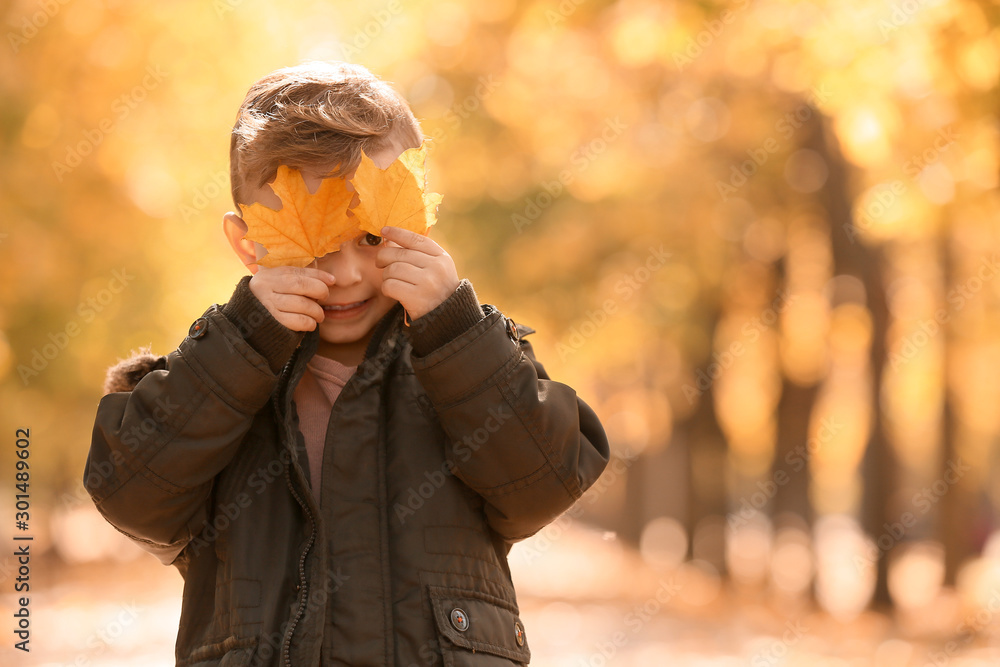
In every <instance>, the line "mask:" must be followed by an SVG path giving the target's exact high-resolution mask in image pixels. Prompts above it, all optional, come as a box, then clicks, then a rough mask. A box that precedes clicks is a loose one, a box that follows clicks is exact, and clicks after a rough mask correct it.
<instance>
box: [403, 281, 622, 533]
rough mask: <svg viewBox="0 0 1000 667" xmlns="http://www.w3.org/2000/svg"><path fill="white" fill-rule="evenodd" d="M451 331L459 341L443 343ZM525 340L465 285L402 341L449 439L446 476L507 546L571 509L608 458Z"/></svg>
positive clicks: (593, 429) (588, 415) (583, 407)
mask: <svg viewBox="0 0 1000 667" xmlns="http://www.w3.org/2000/svg"><path fill="white" fill-rule="evenodd" d="M459 313H461V314H459ZM424 318H427V321H426V322H424V323H422V322H421V320H422V319H424ZM469 322H474V323H473V324H471V326H468V327H467V328H465V329H464V330H463V329H462V327H465V326H466V325H467V324H468V323H469ZM449 323H450V324H449ZM449 327H451V328H452V329H453V331H452V333H453V334H454V333H455V331H460V333H458V334H457V335H448V334H445V330H446V329H448V328H449ZM532 331H533V330H532V329H530V328H527V327H523V326H520V325H515V324H514V322H513V321H512V320H510V319H508V318H507V317H505V316H504V315H503V314H502V313H500V312H499V311H497V310H496V309H495V308H494V307H493V306H491V305H489V304H486V305H482V306H480V305H479V303H478V300H477V299H476V297H475V293H474V292H473V291H472V288H471V285H470V284H468V281H467V280H463V281H462V284H461V285H460V287H459V289H458V290H456V293H455V294H454V295H452V297H450V298H449V299H448V300H447V301H446V302H445V303H443V304H442V305H441V306H440V307H439V309H436V311H431V312H430V313H428V314H427V315H425V316H424V317H422V318H418V319H417V320H415V321H414V322H413V326H412V327H411V330H410V331H409V332H408V335H409V337H410V340H411V343H412V345H413V348H414V354H413V355H412V356H411V363H412V365H413V369H414V372H415V374H416V376H417V379H418V380H419V381H420V383H421V384H422V385H423V387H424V390H425V391H426V392H427V394H428V396H429V397H430V399H431V403H432V404H433V406H434V408H435V410H436V412H437V414H438V417H439V419H440V421H441V425H442V427H443V429H444V431H445V432H446V433H447V435H448V437H449V440H450V444H449V445H448V446H446V452H445V456H446V458H447V459H448V460H450V461H451V462H452V464H453V467H452V468H451V469H452V472H453V473H454V474H455V475H456V476H457V477H458V478H459V479H460V480H462V482H464V483H465V484H466V485H467V486H469V487H470V488H471V489H473V490H474V491H476V492H477V493H478V494H479V495H480V496H481V497H482V498H483V499H484V500H485V502H486V518H487V521H488V522H489V524H490V526H491V527H492V528H493V530H495V531H496V532H497V533H499V534H500V535H501V536H502V537H503V538H504V539H505V540H507V541H508V542H516V541H519V540H522V539H524V538H526V537H529V536H531V535H533V534H534V533H536V532H537V531H538V530H540V529H541V528H543V527H544V526H545V525H547V524H548V523H550V522H551V521H552V520H554V519H555V518H556V517H558V516H559V515H560V514H561V513H562V512H564V511H565V510H567V509H568V508H569V507H570V506H572V505H573V503H574V502H576V500H577V499H578V498H579V497H580V496H581V495H582V494H583V492H584V491H586V490H587V489H588V488H589V487H590V486H591V485H592V484H593V483H594V482H595V481H596V480H597V478H598V477H599V476H600V475H601V473H602V472H603V471H604V469H605V467H606V466H607V464H608V460H609V458H610V448H609V445H608V439H607V436H606V434H605V432H604V428H603V427H602V425H601V423H600V421H599V419H598V417H597V415H596V414H595V413H594V411H593V410H592V409H591V408H590V406H588V405H587V404H586V403H585V402H584V401H583V399H581V398H580V397H579V396H577V394H576V392H575V391H574V390H573V388H572V387H570V386H568V385H566V384H563V383H561V382H556V381H554V380H552V379H550V378H549V376H548V374H547V373H546V372H545V369H544V368H543V367H542V365H541V364H540V363H539V362H538V361H537V359H536V358H535V355H534V352H533V350H532V347H531V343H529V342H528V341H527V340H525V339H524V338H523V337H522V336H521V335H520V333H521V332H523V333H525V334H527V333H530V332H532ZM442 341H447V342H443V343H442ZM420 355H423V356H420Z"/></svg>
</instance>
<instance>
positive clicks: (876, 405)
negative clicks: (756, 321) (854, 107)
mask: <svg viewBox="0 0 1000 667" xmlns="http://www.w3.org/2000/svg"><path fill="white" fill-rule="evenodd" d="M815 117H816V118H818V119H819V118H821V116H820V115H819V114H818V113H817V114H816V115H815ZM809 144H810V145H811V146H812V147H814V150H816V151H817V152H819V153H820V155H822V156H823V158H824V160H825V161H826V165H827V167H828V169H829V177H828V179H827V182H826V185H825V186H824V187H823V188H822V189H821V190H820V191H819V192H818V193H817V194H818V199H819V201H820V203H821V204H822V206H823V207H824V208H825V209H826V212H827V219H828V220H829V223H830V240H831V245H832V249H833V265H834V271H833V273H834V275H835V276H837V275H845V274H846V275H851V276H854V277H855V278H857V279H859V280H860V281H861V282H862V283H863V284H864V286H865V295H866V298H867V304H866V305H867V307H868V311H869V313H870V315H871V318H872V340H871V350H870V355H869V359H870V365H871V379H872V395H871V401H872V424H871V432H870V435H869V439H868V443H867V445H866V449H865V455H864V459H863V461H862V463H861V471H860V472H861V477H862V488H863V492H862V501H861V508H862V509H861V513H862V514H861V517H860V519H861V525H862V527H863V529H864V530H865V532H866V533H867V534H868V535H869V536H870V537H872V539H877V538H878V536H879V535H880V534H881V533H882V531H883V524H884V523H885V522H886V521H888V520H890V519H889V518H888V517H887V511H888V508H889V502H890V498H891V497H892V494H893V493H894V492H895V490H896V488H897V485H898V478H899V472H898V462H897V460H896V457H895V453H894V452H893V450H892V446H891V445H890V443H889V441H888V438H887V436H886V433H885V426H884V420H883V418H882V408H881V404H880V396H881V393H882V374H883V368H884V366H885V361H886V333H887V331H888V326H889V311H888V307H887V304H886V300H885V289H884V286H883V280H882V273H881V267H882V263H883V262H882V252H881V249H880V248H878V247H875V246H868V245H865V242H864V240H863V239H861V238H859V237H858V230H857V228H855V227H854V224H853V216H852V210H851V195H850V193H849V191H848V180H847V177H848V174H847V164H846V163H845V161H844V158H843V156H842V154H841V152H840V147H839V145H838V143H837V141H836V139H835V135H834V134H833V132H832V130H830V129H829V128H826V127H825V126H824V124H823V123H822V122H821V121H817V122H813V123H810V134H809ZM834 305H836V304H834ZM890 553H891V549H890V550H889V551H888V552H886V553H882V555H881V558H879V559H878V564H877V579H876V584H875V596H874V602H875V603H876V604H877V605H889V604H891V601H890V599H889V589H888V576H887V575H888V562H889V557H890Z"/></svg>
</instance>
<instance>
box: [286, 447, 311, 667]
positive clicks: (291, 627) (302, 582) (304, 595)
mask: <svg viewBox="0 0 1000 667" xmlns="http://www.w3.org/2000/svg"><path fill="white" fill-rule="evenodd" d="M290 470H291V466H288V465H286V466H285V480H286V481H287V482H288V489H289V490H290V491H291V492H292V495H293V496H294V497H295V500H296V501H297V502H298V503H299V505H301V506H302V509H303V510H305V513H306V516H307V517H309V521H310V523H312V532H311V533H310V534H309V540H308V541H306V546H305V549H303V550H302V555H301V556H300V557H299V586H300V587H301V591H300V592H299V609H298V611H297V612H296V613H295V618H293V619H292V621H291V623H289V624H288V633H287V634H286V635H285V645H284V648H283V654H284V658H285V665H286V666H287V667H292V655H291V652H292V635H293V634H294V633H295V626H296V625H298V623H299V620H300V619H301V618H302V612H303V611H305V607H306V605H305V604H304V601H305V600H307V599H308V597H309V582H308V581H306V556H308V555H309V550H310V549H312V545H313V542H315V541H316V521H315V520H314V519H313V516H312V513H311V512H310V511H309V507H308V506H306V504H305V503H304V502H303V501H302V498H301V497H300V496H299V494H298V492H297V491H296V490H295V487H294V486H293V485H292V477H291V472H290Z"/></svg>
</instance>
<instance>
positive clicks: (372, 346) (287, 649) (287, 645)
mask: <svg viewBox="0 0 1000 667" xmlns="http://www.w3.org/2000/svg"><path fill="white" fill-rule="evenodd" d="M396 308H401V306H398V305H397V306H396ZM394 310H395V308H394V309H393V311H394ZM393 311H390V312H393ZM391 321H392V319H391V318H390V317H389V316H388V314H386V315H385V316H383V318H382V321H380V322H379V324H378V325H376V328H377V329H378V331H377V332H375V335H373V336H372V339H371V340H370V341H368V349H367V350H365V356H364V358H363V359H362V363H364V362H365V361H367V360H368V358H369V357H370V356H371V355H372V354H373V353H374V352H375V351H376V350H378V348H379V346H380V345H381V343H382V338H383V337H384V336H385V332H386V331H387V329H388V327H389V325H390V323H391ZM289 365H292V366H294V364H293V362H292V360H291V359H290V360H289V362H288V364H286V367H287V366H289ZM278 393H279V394H284V393H285V388H284V387H282V390H281V391H280V392H278ZM274 407H275V412H276V414H277V415H278V417H279V419H280V420H281V421H282V423H284V416H283V415H282V412H281V410H278V409H277V408H278V399H277V397H275V400H274ZM285 481H286V482H287V483H288V490H289V491H291V492H292V496H294V497H295V500H296V502H298V504H299V506H300V507H302V510H303V511H304V512H305V513H306V516H307V517H308V518H309V521H310V522H311V523H312V532H311V533H310V534H309V539H308V540H307V541H306V546H305V548H304V549H303V550H302V555H301V556H300V557H299V586H301V590H300V591H299V609H298V611H297V612H296V613H295V618H293V619H292V620H291V622H290V623H289V624H288V632H287V633H286V634H285V641H284V646H283V648H282V655H283V658H284V663H285V665H286V667H292V655H291V653H292V635H293V634H294V633H295V626H297V625H298V623H299V621H300V620H301V619H302V612H303V611H304V610H305V606H306V605H305V604H304V602H305V600H307V599H308V595H309V582H307V581H306V556H308V555H309V550H310V549H312V545H313V543H314V542H315V541H316V520H315V518H314V517H313V515H312V512H310V511H309V506H308V505H306V503H305V502H304V501H303V500H302V497H301V496H299V494H298V492H297V491H296V490H295V486H294V485H293V484H292V476H291V466H290V465H286V466H285Z"/></svg>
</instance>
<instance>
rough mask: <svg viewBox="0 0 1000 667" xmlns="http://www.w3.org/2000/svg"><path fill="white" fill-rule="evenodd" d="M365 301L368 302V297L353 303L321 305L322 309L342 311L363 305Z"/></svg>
mask: <svg viewBox="0 0 1000 667" xmlns="http://www.w3.org/2000/svg"><path fill="white" fill-rule="evenodd" d="M366 303H368V299H365V300H363V301H355V302H353V303H347V304H343V305H338V304H330V305H328V306H323V310H332V311H334V312H338V311H343V310H351V309H353V308H357V307H359V306H363V305H364V304H366Z"/></svg>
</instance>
